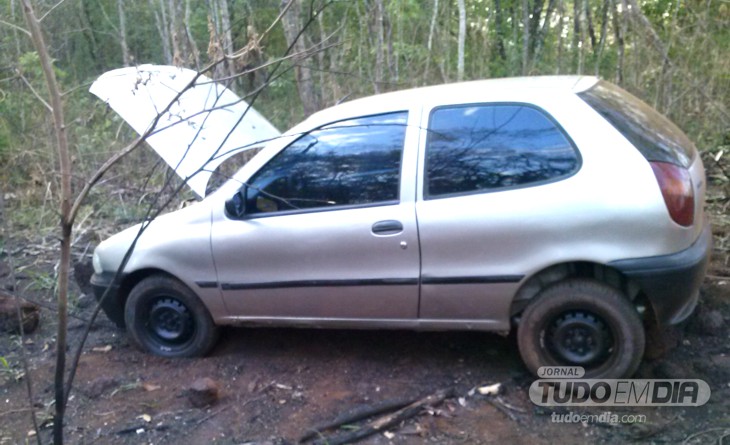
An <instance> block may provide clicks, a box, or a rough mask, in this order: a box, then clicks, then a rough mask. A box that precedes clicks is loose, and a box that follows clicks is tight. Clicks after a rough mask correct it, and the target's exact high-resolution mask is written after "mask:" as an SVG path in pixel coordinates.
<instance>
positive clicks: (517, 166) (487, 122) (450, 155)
mask: <svg viewBox="0 0 730 445" xmlns="http://www.w3.org/2000/svg"><path fill="white" fill-rule="evenodd" d="M578 164H579V160H578V156H577V154H576V152H575V149H574V148H573V146H572V145H571V143H570V142H569V141H568V140H567V138H566V137H565V136H564V135H563V133H562V132H561V131H560V129H558V128H557V127H556V125H555V124H554V123H553V122H552V121H551V120H550V119H548V118H547V117H546V116H545V115H544V114H543V113H542V112H541V111H539V110H536V109H534V108H531V107H527V106H521V105H470V106H460V107H450V108H441V109H437V110H435V111H434V112H433V113H432V114H431V121H430V126H429V132H428V140H427V142H426V168H427V171H426V185H427V190H426V192H425V194H426V196H431V197H433V196H439V195H447V194H455V193H469V192H477V191H481V190H483V191H490V190H495V189H501V188H506V187H514V186H521V185H525V184H530V183H535V182H540V181H545V180H549V179H554V178H559V177H561V176H565V175H568V174H571V173H572V172H573V171H574V170H575V169H576V168H577V167H578Z"/></svg>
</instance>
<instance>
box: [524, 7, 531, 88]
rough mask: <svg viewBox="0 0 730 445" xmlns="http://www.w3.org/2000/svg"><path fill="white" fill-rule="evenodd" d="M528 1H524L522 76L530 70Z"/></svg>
mask: <svg viewBox="0 0 730 445" xmlns="http://www.w3.org/2000/svg"><path fill="white" fill-rule="evenodd" d="M529 8H530V7H529V4H528V0H522V75H523V76H526V75H527V73H528V71H529V70H530V67H529V62H530V9H529Z"/></svg>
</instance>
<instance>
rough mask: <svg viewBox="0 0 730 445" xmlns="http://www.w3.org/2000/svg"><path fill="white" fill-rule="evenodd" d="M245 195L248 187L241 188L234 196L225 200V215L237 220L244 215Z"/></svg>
mask: <svg viewBox="0 0 730 445" xmlns="http://www.w3.org/2000/svg"><path fill="white" fill-rule="evenodd" d="M246 195H248V187H247V186H245V185H244V186H243V187H241V188H240V189H239V190H238V191H237V192H236V194H235V195H233V196H231V197H230V198H229V199H227V200H226V214H227V215H228V216H229V217H231V218H234V219H239V218H241V217H243V215H245V214H246Z"/></svg>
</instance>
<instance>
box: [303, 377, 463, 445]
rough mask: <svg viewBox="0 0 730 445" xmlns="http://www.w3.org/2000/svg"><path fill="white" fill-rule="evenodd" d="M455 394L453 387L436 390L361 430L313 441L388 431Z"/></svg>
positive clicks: (336, 442)
mask: <svg viewBox="0 0 730 445" xmlns="http://www.w3.org/2000/svg"><path fill="white" fill-rule="evenodd" d="M453 396H454V390H453V389H452V388H450V389H445V390H440V391H437V392H435V393H434V394H431V395H430V396H427V397H424V398H422V399H420V400H418V401H416V402H413V403H411V404H410V405H408V406H406V407H405V408H402V409H400V410H398V411H396V412H394V413H392V414H388V415H386V416H383V417H379V418H377V419H375V420H373V421H371V422H369V423H367V424H366V425H365V426H363V427H362V428H360V429H359V430H356V431H351V432H349V433H345V434H341V435H339V436H334V437H329V438H320V439H317V440H316V441H314V442H312V443H313V445H343V444H347V443H353V442H356V441H358V440H361V439H364V438H366V437H369V436H372V435H373V434H377V433H380V432H383V431H386V430H387V429H388V428H390V427H392V426H394V425H397V424H398V423H400V422H402V421H404V420H407V419H410V418H411V417H415V416H417V415H418V414H420V413H421V411H423V409H424V408H425V407H427V406H433V405H437V404H439V403H441V402H443V401H444V400H445V399H448V398H451V397H453Z"/></svg>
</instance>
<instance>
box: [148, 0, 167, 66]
mask: <svg viewBox="0 0 730 445" xmlns="http://www.w3.org/2000/svg"><path fill="white" fill-rule="evenodd" d="M149 4H150V10H152V12H153V13H154V15H155V25H156V26H157V33H158V34H159V35H160V42H162V55H163V57H164V58H165V63H166V64H167V65H170V64H172V51H171V50H170V25H168V23H167V14H166V13H165V3H164V0H159V1H158V2H157V5H158V6H159V7H156V6H155V0H149Z"/></svg>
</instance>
